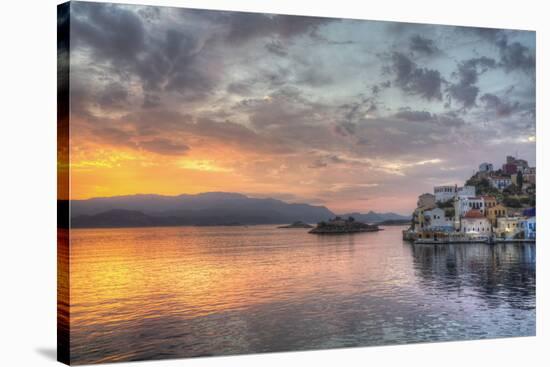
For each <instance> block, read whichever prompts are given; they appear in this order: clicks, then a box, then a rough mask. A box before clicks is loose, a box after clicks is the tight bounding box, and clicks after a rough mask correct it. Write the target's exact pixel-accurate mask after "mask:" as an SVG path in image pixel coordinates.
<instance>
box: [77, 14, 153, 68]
mask: <svg viewBox="0 0 550 367" xmlns="http://www.w3.org/2000/svg"><path fill="white" fill-rule="evenodd" d="M72 9H73V11H74V15H75V16H73V17H72V18H71V20H72V22H71V32H72V39H73V45H74V46H75V47H79V46H80V43H83V44H85V45H87V46H90V47H92V48H93V50H94V53H95V54H96V55H97V56H98V57H99V58H107V59H109V60H122V62H128V61H132V59H133V58H135V57H136V56H137V54H138V53H139V52H140V51H142V50H143V48H144V45H145V29H144V27H143V24H142V22H141V19H140V17H139V16H137V15H136V14H135V13H134V12H132V11H128V10H125V9H123V8H120V7H118V6H116V5H114V4H102V6H97V5H96V4H93V3H75V4H73V6H72Z"/></svg>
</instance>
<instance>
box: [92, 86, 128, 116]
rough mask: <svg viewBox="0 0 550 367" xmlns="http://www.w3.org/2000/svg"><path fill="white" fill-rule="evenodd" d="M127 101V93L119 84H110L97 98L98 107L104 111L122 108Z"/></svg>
mask: <svg viewBox="0 0 550 367" xmlns="http://www.w3.org/2000/svg"><path fill="white" fill-rule="evenodd" d="M127 101H128V91H127V90H126V88H124V86H123V85H122V84H120V83H116V82H111V83H109V84H107V85H106V86H105V88H104V89H103V91H102V92H101V93H100V94H99V95H98V97H97V103H98V105H99V106H100V107H101V108H102V109H104V110H111V109H116V108H124V107H126V105H127Z"/></svg>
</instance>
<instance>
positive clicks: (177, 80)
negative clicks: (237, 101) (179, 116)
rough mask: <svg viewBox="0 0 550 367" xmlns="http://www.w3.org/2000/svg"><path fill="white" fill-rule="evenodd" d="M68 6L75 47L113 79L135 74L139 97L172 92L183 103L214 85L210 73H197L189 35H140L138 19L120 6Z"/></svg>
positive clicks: (195, 47)
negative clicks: (104, 67)
mask: <svg viewBox="0 0 550 367" xmlns="http://www.w3.org/2000/svg"><path fill="white" fill-rule="evenodd" d="M74 8H75V16H74V17H73V18H72V19H73V22H72V32H73V33H72V34H73V39H75V40H76V41H75V43H74V47H75V49H89V50H90V51H91V52H92V53H93V57H94V59H95V60H98V61H99V62H100V63H105V64H108V65H110V66H111V67H113V69H114V70H115V73H116V74H117V75H118V78H119V79H121V80H127V79H128V76H135V77H137V78H138V79H139V80H140V81H141V85H142V88H143V90H144V93H151V92H156V91H161V90H168V91H176V92H178V93H180V95H182V97H184V98H187V99H196V98H200V97H202V96H204V95H206V94H208V93H209V92H210V91H211V89H212V88H213V87H214V85H215V81H214V79H215V74H214V73H210V74H207V73H205V72H203V71H202V68H201V66H203V65H201V59H200V52H201V47H202V45H201V43H200V42H199V40H198V39H197V38H196V37H195V36H193V35H190V34H188V33H185V32H183V31H179V30H174V29H168V30H167V31H166V32H163V33H161V34H160V35H158V36H157V35H154V34H152V33H151V34H149V33H147V34H146V32H145V28H144V24H143V21H142V19H141V18H140V16H139V15H137V14H136V13H135V12H133V11H131V10H128V9H127V8H125V7H119V6H115V5H111V4H103V6H92V5H90V4H88V3H76V6H75V7H74ZM150 104H151V101H150V100H149V101H147V100H146V101H144V105H145V106H148V105H150Z"/></svg>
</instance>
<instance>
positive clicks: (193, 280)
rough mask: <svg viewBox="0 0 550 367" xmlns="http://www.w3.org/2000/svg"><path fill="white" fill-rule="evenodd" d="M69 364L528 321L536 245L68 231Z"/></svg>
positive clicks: (476, 333) (436, 336)
mask: <svg viewBox="0 0 550 367" xmlns="http://www.w3.org/2000/svg"><path fill="white" fill-rule="evenodd" d="M70 246H71V253H70V259H71V267H70V270H71V282H70V295H71V299H70V304H71V309H70V323H71V325H70V330H71V358H72V363H77V364H82V363H96V362H113V361H123V360H143V359H151V358H175V357H195V356H204V355H227V354H240V353H259V352H275V351H286V350H306V349H323V348H335V347H350V346H368V345H384V344H399V343H415V342H426V341H444V340H465V339H477V338H492V337H504V336H520V335H524V336H526V335H534V333H535V309H534V308H535V276H536V274H535V257H536V253H535V246H534V245H496V246H489V245H484V244H480V245H457V246H448V245H446V246H443V245H440V246H430V245H410V244H408V243H404V242H403V241H402V240H401V228H399V227H388V228H386V230H384V231H381V232H377V233H363V234H357V235H343V236H316V235H311V234H308V233H307V230H302V229H293V230H280V229H277V228H275V227H274V226H251V227H246V228H245V227H209V228H189V227H179V228H133V229H101V230H77V231H73V232H72V235H71V244H70Z"/></svg>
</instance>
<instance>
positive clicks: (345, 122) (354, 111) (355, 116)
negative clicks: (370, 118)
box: [334, 93, 378, 136]
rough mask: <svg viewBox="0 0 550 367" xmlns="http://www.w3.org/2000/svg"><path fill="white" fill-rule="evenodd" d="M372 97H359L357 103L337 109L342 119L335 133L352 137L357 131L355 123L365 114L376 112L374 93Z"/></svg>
mask: <svg viewBox="0 0 550 367" xmlns="http://www.w3.org/2000/svg"><path fill="white" fill-rule="evenodd" d="M373 95H374V97H365V96H360V99H359V101H358V102H353V103H349V104H344V105H342V106H340V107H339V109H340V110H341V111H342V112H343V119H342V121H340V123H339V124H338V125H336V127H335V128H334V130H335V132H336V133H337V134H338V135H340V136H349V135H354V134H355V132H356V130H357V123H358V122H359V121H360V120H361V119H362V118H363V116H364V115H365V114H367V113H371V112H374V111H376V110H377V108H378V107H377V104H376V98H375V96H376V93H373Z"/></svg>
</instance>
